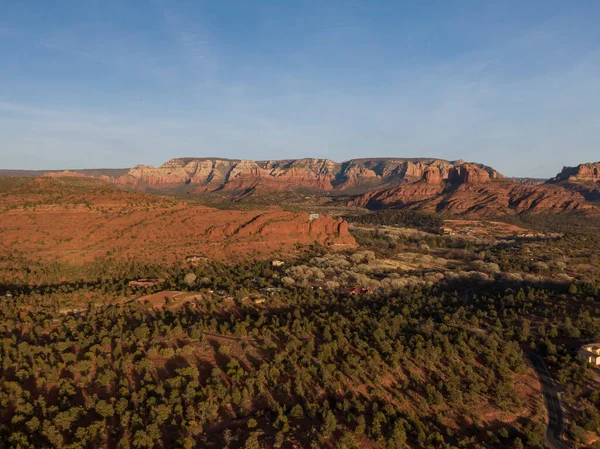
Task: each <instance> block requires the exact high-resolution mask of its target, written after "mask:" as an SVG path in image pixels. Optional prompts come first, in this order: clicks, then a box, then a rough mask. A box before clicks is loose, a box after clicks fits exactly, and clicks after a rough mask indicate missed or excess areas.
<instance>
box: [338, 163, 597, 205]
mask: <svg viewBox="0 0 600 449" xmlns="http://www.w3.org/2000/svg"><path fill="white" fill-rule="evenodd" d="M349 205H356V206H363V207H368V208H372V209H381V208H408V209H422V210H428V211H437V212H448V213H451V214H463V213H470V214H477V215H488V216H491V215H504V214H515V213H521V212H534V213H556V212H562V211H592V210H595V208H594V206H592V205H590V204H587V203H586V202H585V198H584V197H583V196H582V195H580V194H579V193H575V192H570V191H568V190H566V189H564V188H562V187H559V186H548V185H529V184H520V183H516V182H513V181H509V180H507V179H500V178H498V179H492V178H490V174H489V172H488V171H486V170H483V169H481V168H479V167H477V166H474V165H473V164H468V163H465V164H462V165H460V166H458V167H453V168H451V169H450V171H449V176H448V179H447V180H446V181H441V180H438V178H437V176H436V173H435V171H434V170H433V169H429V170H427V171H426V172H425V174H424V176H423V179H422V180H420V181H418V182H415V183H412V184H406V183H398V184H396V185H395V186H393V187H390V188H383V189H378V190H374V191H371V192H367V193H365V194H363V195H358V196H357V197H355V198H354V199H353V200H351V201H350V202H349Z"/></svg>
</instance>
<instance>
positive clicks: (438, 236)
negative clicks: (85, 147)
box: [0, 158, 600, 448]
mask: <svg viewBox="0 0 600 449" xmlns="http://www.w3.org/2000/svg"><path fill="white" fill-rule="evenodd" d="M0 174H1V175H2V176H0V294H1V295H2V296H1V298H0V362H1V363H0V379H1V382H0V404H1V407H0V441H1V442H0V447H7V448H8V447H10V448H37V447H54V448H84V447H85V448H87V447H90V448H92V447H93V448H104V447H106V448H153V447H164V448H170V447H182V448H195V447H198V448H200V447H214V448H219V447H230V448H259V447H284V448H293V447H307V448H308V447H331V448H352V447H369V448H371V447H372V448H417V447H431V448H504V447H510V448H523V447H527V448H540V447H550V448H566V447H570V446H574V445H575V446H588V447H597V445H598V444H600V443H598V441H599V439H600V434H599V433H598V432H599V429H600V412H599V407H600V396H599V395H598V388H599V387H600V371H599V370H598V368H596V360H599V361H600V356H598V357H597V358H596V356H593V357H592V356H586V357H587V358H584V357H582V351H583V349H582V348H584V347H586V345H588V344H589V343H590V342H598V341H600V296H599V291H600V214H599V212H600V209H599V203H598V200H599V192H600V163H595V164H590V163H587V164H582V165H580V166H577V167H573V168H564V169H563V170H562V171H559V172H558V174H557V175H556V177H554V178H552V179H548V180H535V179H512V178H507V177H504V176H503V175H502V174H500V173H498V172H497V171H496V170H494V169H493V168H491V167H488V166H485V165H482V164H479V163H467V162H464V161H445V160H440V159H427V158H419V159H402V158H398V159H385V158H374V159H357V160H351V161H347V162H343V163H336V162H332V161H329V160H318V159H301V160H286V161H260V162H254V161H249V160H244V161H242V160H239V161H233V160H226V159H213V158H181V159H172V160H170V161H168V162H166V163H165V164H163V165H162V166H160V167H158V168H154V167H151V166H141V165H140V166H137V167H134V168H131V169H123V170H109V169H106V170H100V169H95V170H66V171H41V172H36V171H14V170H13V171H9V170H3V171H0ZM588 352H589V351H588ZM586 354H587V353H586ZM590 354H592V353H590ZM592 359H593V360H592ZM590 362H591V363H590Z"/></svg>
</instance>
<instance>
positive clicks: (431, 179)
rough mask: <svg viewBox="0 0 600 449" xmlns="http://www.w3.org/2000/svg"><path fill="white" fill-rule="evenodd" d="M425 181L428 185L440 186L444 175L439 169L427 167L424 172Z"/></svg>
mask: <svg viewBox="0 0 600 449" xmlns="http://www.w3.org/2000/svg"><path fill="white" fill-rule="evenodd" d="M423 180H424V181H425V182H426V183H427V184H431V185H438V184H441V182H442V174H441V173H440V169H439V168H437V167H427V168H426V169H425V171H424V172H423Z"/></svg>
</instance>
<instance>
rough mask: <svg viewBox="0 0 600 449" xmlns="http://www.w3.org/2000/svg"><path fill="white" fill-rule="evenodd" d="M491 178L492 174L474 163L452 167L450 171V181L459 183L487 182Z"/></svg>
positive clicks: (476, 183) (475, 183)
mask: <svg viewBox="0 0 600 449" xmlns="http://www.w3.org/2000/svg"><path fill="white" fill-rule="evenodd" d="M489 180H490V174H489V173H488V172H487V171H485V170H483V169H481V168H479V167H476V166H475V165H474V164H462V165H460V166H459V167H452V168H451V169H450V172H449V173H448V181H450V182H451V183H452V184H459V185H478V184H485V183H486V182H488V181H489Z"/></svg>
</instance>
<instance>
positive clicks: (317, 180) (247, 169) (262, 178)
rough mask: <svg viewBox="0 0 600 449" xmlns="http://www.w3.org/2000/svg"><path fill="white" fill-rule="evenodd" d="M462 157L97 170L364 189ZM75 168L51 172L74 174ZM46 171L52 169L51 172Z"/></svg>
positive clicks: (135, 178) (260, 186) (225, 182)
mask: <svg viewBox="0 0 600 449" xmlns="http://www.w3.org/2000/svg"><path fill="white" fill-rule="evenodd" d="M462 163H463V161H445V160H441V159H427V158H414V159H401V158H373V159H353V160H350V161H346V162H342V163H337V162H334V161H331V160H328V159H292V160H277V161H273V160H269V161H251V160H229V159H218V158H177V159H171V160H170V161H168V162H165V163H164V164H163V165H161V166H160V167H153V166H148V165H138V166H136V167H134V168H132V169H130V170H129V171H128V172H127V173H126V174H125V175H120V176H105V175H102V176H100V178H101V179H104V180H106V181H108V182H112V183H114V184H117V185H121V186H125V187H129V188H132V189H136V190H153V189H154V190H170V189H178V188H182V187H185V186H189V187H188V188H189V189H191V191H193V192H197V193H201V192H212V191H217V190H219V191H224V192H228V191H230V192H244V191H251V192H261V191H277V190H297V189H310V190H314V191H331V190H337V191H346V190H348V191H352V193H358V192H361V191H362V192H365V191H367V190H369V189H372V188H375V187H380V186H385V185H392V184H394V183H396V182H399V181H402V182H407V183H412V182H415V181H418V180H420V179H422V178H423V177H424V176H425V174H426V172H429V173H428V174H427V179H428V180H429V181H428V182H431V183H437V180H438V178H439V180H443V179H448V177H449V176H450V174H451V173H452V171H453V170H455V169H456V167H459V166H460V165H461V164H462ZM471 165H472V167H473V169H474V170H478V171H481V172H485V173H487V174H488V175H489V177H491V178H499V177H501V175H500V174H498V173H497V172H496V171H495V170H494V169H492V168H490V167H486V166H484V165H478V164H471ZM74 173H79V171H78V172H73V171H70V172H64V173H53V174H51V176H61V175H62V176H73V174H74ZM49 176H50V175H49Z"/></svg>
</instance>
